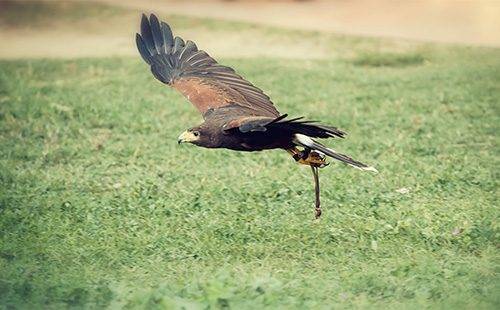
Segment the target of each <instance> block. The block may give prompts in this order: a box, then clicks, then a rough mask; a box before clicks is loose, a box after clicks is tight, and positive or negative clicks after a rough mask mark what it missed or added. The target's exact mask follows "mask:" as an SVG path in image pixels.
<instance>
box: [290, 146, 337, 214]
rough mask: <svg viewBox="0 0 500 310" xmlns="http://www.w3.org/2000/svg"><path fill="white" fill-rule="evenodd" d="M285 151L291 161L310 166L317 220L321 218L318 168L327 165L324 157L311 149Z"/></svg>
mask: <svg viewBox="0 0 500 310" xmlns="http://www.w3.org/2000/svg"><path fill="white" fill-rule="evenodd" d="M287 151H288V153H290V154H291V155H292V156H293V159H295V161H296V162H298V163H300V164H303V165H309V166H311V170H312V173H313V177H314V194H315V197H316V201H315V208H314V211H315V218H316V219H319V218H320V216H321V202H320V199H319V193H320V192H319V168H323V167H325V166H327V165H328V163H327V162H326V160H325V156H324V155H322V154H320V153H318V152H316V151H313V150H311V149H304V150H303V151H299V150H298V149H297V148H292V149H288V150H287Z"/></svg>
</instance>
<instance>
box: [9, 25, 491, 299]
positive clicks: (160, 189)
mask: <svg viewBox="0 0 500 310" xmlns="http://www.w3.org/2000/svg"><path fill="white" fill-rule="evenodd" d="M225 23H226V24H227V22H225ZM271 32H272V35H273V36H277V35H282V36H284V37H286V36H288V35H290V36H294V35H297V34H290V33H289V32H287V31H282V32H280V31H278V30H276V29H274V30H272V31H271ZM310 37H311V38H313V39H314V38H317V39H318V38H322V39H324V38H327V39H328V40H330V41H329V42H330V43H329V44H330V46H331V47H332V49H333V48H336V47H338V48H339V49H336V51H337V53H338V50H349V49H351V50H352V51H354V52H353V54H352V55H349V56H348V57H347V56H346V57H332V58H331V59H330V58H329V59H324V60H290V59H280V58H274V59H272V58H268V59H254V58H250V59H223V60H221V62H222V63H224V64H228V65H231V66H233V67H235V68H236V69H237V70H238V71H239V72H240V73H242V74H243V75H244V76H245V77H247V78H248V79H249V80H250V81H252V82H254V83H255V84H256V85H258V86H260V87H261V88H263V89H264V90H265V91H266V92H267V93H268V94H269V95H270V96H271V97H272V98H273V99H274V102H275V103H276V105H277V107H278V109H279V110H280V111H281V112H282V113H289V114H290V115H293V116H302V115H304V116H307V117H308V118H311V119H317V120H320V121H322V122H324V123H327V124H332V125H336V126H339V127H340V128H342V129H344V130H346V131H348V132H349V136H348V138H347V139H345V140H342V141H340V140H335V141H329V143H328V144H329V145H331V146H334V147H335V148H336V149H338V150H341V151H343V152H345V153H347V154H350V155H352V156H353V157H354V158H356V159H359V160H361V161H364V162H367V163H370V164H374V165H375V166H376V167H377V168H378V169H379V171H380V173H379V174H378V175H371V174H366V173H362V172H360V171H358V170H355V169H351V168H349V167H345V166H343V165H341V164H337V163H333V164H332V165H330V166H329V167H328V168H325V169H323V170H321V172H320V177H321V182H322V186H323V187H322V199H323V207H324V214H323V217H322V218H321V220H319V221H314V220H313V214H314V212H313V201H314V194H313V182H312V176H311V173H310V169H308V168H307V167H303V166H299V165H297V164H295V162H294V161H293V160H292V159H291V158H290V156H289V155H288V154H286V153H285V152H283V151H266V152H261V153H238V152H232V151H226V150H207V149H200V148H196V147H194V146H184V145H182V146H178V145H177V143H176V137H177V136H178V134H179V133H181V132H182V131H183V130H184V129H186V128H188V127H191V126H193V125H196V124H198V123H200V122H201V117H200V116H199V115H198V114H197V112H196V111H195V109H194V108H193V107H192V106H191V105H190V104H189V103H187V102H186V100H185V99H184V98H183V97H181V96H180V95H179V94H177V93H175V92H174V91H172V90H170V89H168V88H166V87H164V86H163V85H161V84H160V83H159V82H156V81H154V79H153V77H152V76H151V74H150V72H149V69H148V68H147V67H146V65H145V64H144V63H143V62H142V60H141V59H140V58H139V56H137V57H133V58H107V59H104V58H102V59H79V60H64V61H63V60H19V61H0V231H1V234H0V308H32V307H37V308H60V307H75V308H94V307H97V308H101V307H104V306H109V307H111V308H122V307H127V308H139V309H141V308H147V309H151V308H167V309H170V308H182V307H186V308H188V309H205V308H208V307H209V308H227V307H230V308H233V309H241V308H243V309H245V308H253V309H259V308H265V307H267V308H315V309H317V308H352V307H356V308H372V307H377V308H386V307H389V308H393V309H401V308H405V309H408V308H410V309H411V308H415V309H421V308H422V307H430V308H446V309H449V308H454V309H463V308H467V309H481V308H483V309H494V308H497V307H498V306H499V304H500V301H499V297H498V296H500V290H499V284H500V282H499V278H498V263H499V262H500V260H499V251H498V245H499V243H498V241H499V232H498V228H499V227H498V218H499V212H498V193H497V188H498V164H499V160H498V145H497V143H498V140H497V135H498V130H499V124H500V117H499V116H500V113H499V112H500V111H499V97H500V70H499V69H500V51H499V50H496V49H481V48H465V47H457V46H452V45H449V46H444V45H428V44H424V45H419V46H418V47H417V48H414V49H412V50H410V51H405V52H401V53H397V54H394V53H392V52H391V53H386V52H383V51H380V49H377V48H373V47H376V46H379V45H382V44H383V42H384V41H378V40H374V39H362V38H349V37H338V36H333V35H328V36H326V35H323V34H314V33H311V34H310ZM318 40H319V39H318ZM332 53H335V51H333V52H332ZM401 188H407V189H409V193H407V194H401V193H399V192H398V191H397V190H398V189H401Z"/></svg>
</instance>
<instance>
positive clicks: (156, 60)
mask: <svg viewBox="0 0 500 310" xmlns="http://www.w3.org/2000/svg"><path fill="white" fill-rule="evenodd" d="M140 32H141V33H140V34H136V43H137V48H138V49H139V52H140V54H141V56H142V58H143V59H144V61H146V63H147V64H148V65H150V66H151V72H152V73H153V75H154V77H155V78H157V79H158V80H160V81H161V82H163V83H164V84H167V85H168V86H170V87H172V88H174V89H176V90H177V91H179V92H180V93H182V94H183V95H184V96H185V97H186V98H187V99H188V100H189V101H191V103H192V104H193V105H194V106H195V107H196V108H197V109H198V111H199V112H200V113H201V115H202V116H203V119H204V122H203V123H202V124H200V125H198V126H194V127H192V128H190V129H188V130H186V131H184V132H183V133H182V134H181V135H180V136H179V138H178V142H179V143H185V142H187V143H192V144H194V145H197V146H201V147H205V148H226V149H231V150H236V151H250V152H252V151H261V150H268V149H283V150H286V151H287V152H288V153H290V154H291V155H292V156H293V158H294V160H295V161H297V162H298V163H301V164H305V165H309V166H310V167H311V169H312V172H313V176H314V183H315V194H316V203H315V206H316V207H315V217H316V218H319V217H320V216H321V205H320V199H319V177H318V168H323V167H325V166H327V165H328V163H327V161H326V157H327V156H329V157H331V158H333V159H336V160H338V161H341V162H343V163H345V164H347V165H349V166H352V167H355V168H358V169H361V170H366V171H373V172H376V170H375V168H373V167H370V166H368V165H366V164H363V163H361V162H359V161H356V160H354V159H352V158H351V157H349V156H347V155H344V154H341V153H338V152H336V151H334V150H332V149H331V148H328V147H326V146H324V145H323V144H321V143H320V142H318V141H317V140H316V139H326V138H344V136H345V134H346V133H345V132H344V131H342V130H339V129H338V128H336V127H332V126H325V125H320V124H318V123H316V122H313V121H308V120H304V119H303V118H302V117H298V118H288V115H287V114H280V113H279V112H278V110H277V109H276V107H275V106H274V105H273V103H272V102H271V100H270V99H269V97H268V96H267V95H266V94H264V92H262V90H260V89H259V88H257V87H255V86H254V85H253V84H252V83H250V82H248V81H247V80H245V79H244V78H243V77H241V76H240V75H239V74H237V73H236V72H235V71H234V70H233V69H232V68H230V67H227V66H223V65H221V64H219V63H217V61H215V60H214V59H213V58H212V57H210V56H209V55H208V54H207V53H206V52H205V51H202V50H199V49H198V47H197V46H196V44H195V43H194V42H192V41H189V40H188V41H184V40H183V39H182V38H180V37H178V36H176V37H174V36H173V35H172V30H171V29H170V26H169V25H168V24H167V23H165V22H160V21H159V20H158V18H157V17H156V16H155V15H153V14H151V16H150V17H149V19H148V18H147V16H146V15H144V14H143V15H142V20H141V31H140Z"/></svg>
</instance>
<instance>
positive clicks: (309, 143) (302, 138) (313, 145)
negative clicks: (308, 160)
mask: <svg viewBox="0 0 500 310" xmlns="http://www.w3.org/2000/svg"><path fill="white" fill-rule="evenodd" d="M294 142H295V143H296V144H298V145H300V146H303V147H307V148H310V149H312V150H316V151H319V152H321V153H323V154H325V155H327V156H330V157H331V158H334V159H336V160H339V161H341V162H343V163H346V164H348V165H349V166H351V167H354V168H357V169H360V170H364V171H371V172H375V173H377V172H378V171H377V169H375V168H374V167H372V166H368V165H366V164H364V163H362V162H359V161H357V160H354V159H352V158H351V157H349V156H347V155H344V154H341V153H338V152H336V151H334V150H332V149H330V148H328V147H326V146H324V145H323V144H321V143H319V142H317V141H314V140H313V139H311V138H310V137H308V136H306V135H303V134H295V140H294Z"/></svg>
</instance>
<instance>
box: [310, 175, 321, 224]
mask: <svg viewBox="0 0 500 310" xmlns="http://www.w3.org/2000/svg"><path fill="white" fill-rule="evenodd" d="M311 169H312V172H313V176H314V194H315V196H316V202H315V208H314V211H315V218H316V219H319V218H320V216H321V202H320V200H319V171H318V167H315V166H311Z"/></svg>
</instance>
